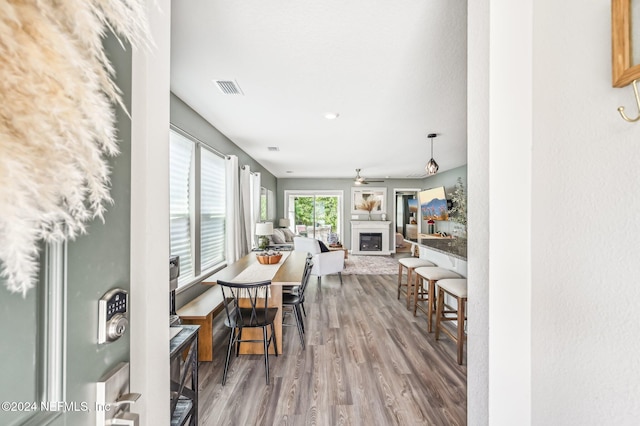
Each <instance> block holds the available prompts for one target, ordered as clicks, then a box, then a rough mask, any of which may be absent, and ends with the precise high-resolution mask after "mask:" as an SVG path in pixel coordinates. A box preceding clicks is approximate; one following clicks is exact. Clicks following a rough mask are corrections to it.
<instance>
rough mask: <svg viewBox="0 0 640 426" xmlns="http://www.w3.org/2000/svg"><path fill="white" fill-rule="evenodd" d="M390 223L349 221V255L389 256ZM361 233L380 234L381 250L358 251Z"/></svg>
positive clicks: (385, 221) (386, 221) (381, 221)
mask: <svg viewBox="0 0 640 426" xmlns="http://www.w3.org/2000/svg"><path fill="white" fill-rule="evenodd" d="M390 226H391V221H389V220H352V221H351V254H355V255H358V254H360V255H373V256H375V255H389V254H391V250H390V247H391V243H390V241H389V236H390V234H391V233H390V232H389V229H390ZM361 233H381V234H382V250H380V251H360V234H361Z"/></svg>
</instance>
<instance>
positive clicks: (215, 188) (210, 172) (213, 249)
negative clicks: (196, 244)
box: [200, 149, 226, 271]
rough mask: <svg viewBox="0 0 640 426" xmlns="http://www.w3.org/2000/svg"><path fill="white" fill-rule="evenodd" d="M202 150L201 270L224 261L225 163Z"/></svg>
mask: <svg viewBox="0 0 640 426" xmlns="http://www.w3.org/2000/svg"><path fill="white" fill-rule="evenodd" d="M224 161H225V160H224V159H223V158H220V157H219V156H217V155H215V154H213V153H211V152H210V151H208V150H207V149H202V151H201V153H200V164H201V167H200V184H201V186H200V210H201V212H200V228H201V229H200V253H201V254H200V256H201V262H202V270H203V271H204V270H206V269H209V268H211V267H213V266H215V265H217V264H219V263H222V262H223V261H224V260H225V205H226V196H225V195H226V194H225V190H226V185H225V163H224Z"/></svg>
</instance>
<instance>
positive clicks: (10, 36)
mask: <svg viewBox="0 0 640 426" xmlns="http://www.w3.org/2000/svg"><path fill="white" fill-rule="evenodd" d="M108 29H111V30H112V31H113V32H114V33H115V34H117V35H118V36H120V37H122V38H123V39H124V40H126V41H128V42H130V43H131V44H132V45H133V46H141V47H144V48H146V47H147V46H148V45H149V44H150V36H149V31H148V26H147V18H146V10H145V7H144V1H143V0H102V1H100V0H59V1H42V0H0V268H1V269H0V277H2V278H4V279H5V280H6V286H7V288H8V289H9V290H10V291H12V292H21V293H22V294H26V292H27V290H28V289H29V288H31V287H33V285H34V281H35V278H36V276H37V272H38V261H37V259H38V242H39V241H40V240H44V241H47V242H55V241H64V240H66V239H73V238H75V237H76V236H77V235H78V234H82V233H85V232H86V227H85V224H86V223H87V222H89V221H91V220H92V219H95V218H100V219H102V220H103V221H104V218H103V215H104V212H105V204H106V203H113V201H112V199H111V196H110V194H109V185H110V182H109V167H108V165H107V162H106V159H105V157H106V156H115V155H116V154H118V146H117V140H116V129H115V113H114V109H113V105H114V104H115V103H117V104H119V105H120V106H121V107H122V108H123V109H124V106H123V104H122V100H121V98H120V90H119V89H118V87H117V86H116V85H115V83H114V82H113V81H112V77H113V75H114V70H113V68H112V66H111V64H110V63H109V60H108V59H107V57H106V55H105V53H104V51H103V46H102V39H103V37H104V36H105V34H106V32H107V30H108Z"/></svg>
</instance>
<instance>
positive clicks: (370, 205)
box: [357, 198, 380, 220]
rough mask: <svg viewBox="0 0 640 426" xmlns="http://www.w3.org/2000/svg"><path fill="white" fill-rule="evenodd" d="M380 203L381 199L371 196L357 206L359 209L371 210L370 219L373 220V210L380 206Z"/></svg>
mask: <svg viewBox="0 0 640 426" xmlns="http://www.w3.org/2000/svg"><path fill="white" fill-rule="evenodd" d="M379 204H380V201H379V200H376V199H375V198H370V199H367V200H362V203H360V204H359V205H358V206H357V208H358V210H366V211H367V212H369V220H371V211H372V210H375V208H376V207H378V205H379Z"/></svg>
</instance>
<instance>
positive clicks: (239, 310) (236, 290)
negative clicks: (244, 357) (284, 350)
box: [218, 280, 278, 386]
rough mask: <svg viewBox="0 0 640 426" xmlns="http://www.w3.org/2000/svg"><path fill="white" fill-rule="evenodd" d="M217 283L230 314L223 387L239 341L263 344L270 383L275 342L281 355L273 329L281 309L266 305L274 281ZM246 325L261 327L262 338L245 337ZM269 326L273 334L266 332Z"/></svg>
mask: <svg viewBox="0 0 640 426" xmlns="http://www.w3.org/2000/svg"><path fill="white" fill-rule="evenodd" d="M218 285H219V286H220V288H221V289H222V298H223V300H224V310H225V313H226V315H227V318H226V320H225V322H224V325H225V326H226V327H228V328H229V329H230V330H229V346H228V347H227V358H226V360H225V362H224V374H223V376H222V385H223V386H224V384H225V383H226V381H227V372H228V370H229V359H230V358H231V351H232V349H233V348H234V347H235V349H236V357H237V356H238V354H239V353H240V344H241V343H243V342H262V343H263V346H264V366H265V371H266V379H267V385H268V384H269V346H270V345H271V344H272V343H273V346H274V349H275V355H276V356H278V345H277V344H276V333H275V328H274V322H275V319H276V316H277V315H278V308H277V307H268V305H267V304H268V299H269V290H270V287H271V281H270V280H269V281H260V282H255V283H232V282H227V281H220V280H218ZM244 328H262V339H260V340H256V339H244V340H243V339H242V329H244ZM267 328H271V334H270V335H268V333H267Z"/></svg>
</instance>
